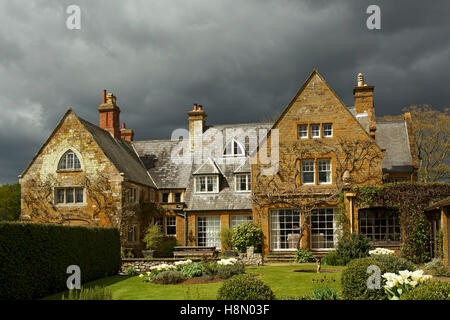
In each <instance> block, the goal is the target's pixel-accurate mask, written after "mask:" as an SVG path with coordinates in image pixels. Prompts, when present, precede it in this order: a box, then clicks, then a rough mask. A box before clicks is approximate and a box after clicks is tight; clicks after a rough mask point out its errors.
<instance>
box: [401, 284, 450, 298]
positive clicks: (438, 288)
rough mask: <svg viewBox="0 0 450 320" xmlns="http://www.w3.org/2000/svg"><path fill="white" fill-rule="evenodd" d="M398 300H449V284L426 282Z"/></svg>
mask: <svg viewBox="0 0 450 320" xmlns="http://www.w3.org/2000/svg"><path fill="white" fill-rule="evenodd" d="M400 300H450V283H448V282H427V283H423V284H420V285H418V286H417V287H415V288H413V289H411V290H409V291H407V292H405V293H404V294H402V295H401V296H400Z"/></svg>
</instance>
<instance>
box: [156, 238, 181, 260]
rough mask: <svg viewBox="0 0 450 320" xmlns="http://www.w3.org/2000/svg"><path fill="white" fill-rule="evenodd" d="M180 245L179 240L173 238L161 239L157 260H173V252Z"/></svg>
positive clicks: (157, 249)
mask: <svg viewBox="0 0 450 320" xmlns="http://www.w3.org/2000/svg"><path fill="white" fill-rule="evenodd" d="M177 245H178V242H177V239H176V238H175V237H171V236H164V237H162V238H161V243H160V244H159V246H158V247H157V248H156V251H155V253H154V257H155V258H172V257H173V250H174V248H175V247H176V246H177Z"/></svg>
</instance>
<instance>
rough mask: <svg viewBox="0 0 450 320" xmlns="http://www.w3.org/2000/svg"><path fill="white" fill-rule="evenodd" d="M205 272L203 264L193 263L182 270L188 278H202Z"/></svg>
mask: <svg viewBox="0 0 450 320" xmlns="http://www.w3.org/2000/svg"><path fill="white" fill-rule="evenodd" d="M204 271H205V269H204V267H203V265H202V264H201V263H191V264H188V265H185V266H183V267H182V268H181V270H180V272H181V273H182V274H183V275H184V276H185V277H186V278H194V277H201V276H202V275H203V272H204Z"/></svg>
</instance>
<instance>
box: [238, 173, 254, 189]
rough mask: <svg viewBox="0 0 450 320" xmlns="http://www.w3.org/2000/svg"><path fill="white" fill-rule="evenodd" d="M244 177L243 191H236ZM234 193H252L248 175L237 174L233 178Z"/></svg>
mask: <svg viewBox="0 0 450 320" xmlns="http://www.w3.org/2000/svg"><path fill="white" fill-rule="evenodd" d="M242 176H245V190H241V189H238V186H240V185H241V183H240V180H239V179H240V178H241V177H242ZM234 191H235V192H241V193H244V192H251V191H252V178H251V175H250V173H237V174H235V176H234Z"/></svg>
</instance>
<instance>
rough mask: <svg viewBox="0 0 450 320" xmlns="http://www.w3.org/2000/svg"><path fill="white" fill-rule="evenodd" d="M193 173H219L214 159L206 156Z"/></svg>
mask: <svg viewBox="0 0 450 320" xmlns="http://www.w3.org/2000/svg"><path fill="white" fill-rule="evenodd" d="M193 174H221V172H220V170H219V168H218V167H217V165H216V163H215V162H214V160H212V159H211V158H208V159H207V160H206V161H205V162H204V163H203V164H202V165H201V166H200V168H198V169H197V170H195V172H194V173H193Z"/></svg>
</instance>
